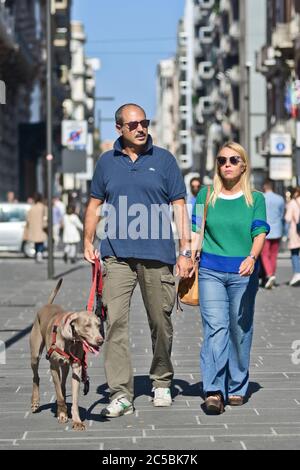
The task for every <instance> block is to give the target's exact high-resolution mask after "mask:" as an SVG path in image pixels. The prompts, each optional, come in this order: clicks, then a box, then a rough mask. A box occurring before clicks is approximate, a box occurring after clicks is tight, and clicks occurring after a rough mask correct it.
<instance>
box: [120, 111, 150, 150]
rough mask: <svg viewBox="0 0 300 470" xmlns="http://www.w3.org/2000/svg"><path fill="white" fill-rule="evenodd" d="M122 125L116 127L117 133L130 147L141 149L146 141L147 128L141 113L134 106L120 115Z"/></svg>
mask: <svg viewBox="0 0 300 470" xmlns="http://www.w3.org/2000/svg"><path fill="white" fill-rule="evenodd" d="M122 118H123V124H120V125H117V131H118V133H119V134H120V135H122V136H123V137H124V139H125V141H126V142H127V143H128V144H129V145H130V144H131V145H134V146H137V147H142V146H144V145H146V143H147V140H148V133H149V131H148V126H147V125H146V123H145V122H143V121H145V120H146V116H145V114H144V113H143V111H142V110H141V109H139V108H136V107H134V106H130V107H128V108H125V109H124V110H123V113H122Z"/></svg>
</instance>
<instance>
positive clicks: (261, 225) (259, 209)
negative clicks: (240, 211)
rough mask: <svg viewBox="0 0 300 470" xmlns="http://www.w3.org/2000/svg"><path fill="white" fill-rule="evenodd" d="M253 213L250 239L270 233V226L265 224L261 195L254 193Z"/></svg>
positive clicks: (263, 204)
mask: <svg viewBox="0 0 300 470" xmlns="http://www.w3.org/2000/svg"><path fill="white" fill-rule="evenodd" d="M253 196H254V211H253V220H252V226H251V236H252V239H254V238H255V237H257V236H258V235H260V234H261V233H266V234H268V233H270V226H269V224H268V223H267V214H266V202H265V198H264V196H263V194H262V193H258V192H257V193H254V195H253Z"/></svg>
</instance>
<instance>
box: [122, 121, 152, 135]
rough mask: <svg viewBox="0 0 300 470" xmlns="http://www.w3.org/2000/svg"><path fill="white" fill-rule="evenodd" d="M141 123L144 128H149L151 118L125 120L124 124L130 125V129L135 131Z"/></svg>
mask: <svg viewBox="0 0 300 470" xmlns="http://www.w3.org/2000/svg"><path fill="white" fill-rule="evenodd" d="M139 124H140V125H141V126H142V128H143V129H147V128H148V127H149V126H150V119H143V120H142V121H131V122H124V123H123V126H128V129H129V130H130V132H131V131H135V130H136V129H137V128H138V127H139Z"/></svg>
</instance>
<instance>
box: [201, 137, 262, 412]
mask: <svg viewBox="0 0 300 470" xmlns="http://www.w3.org/2000/svg"><path fill="white" fill-rule="evenodd" d="M207 191H208V189H207V188H203V189H201V191H200V193H199V194H198V197H197V201H196V206H195V208H194V214H193V232H195V234H193V243H197V241H198V242H199V232H200V231H201V225H202V221H201V217H200V218H199V217H197V214H198V213H199V208H201V207H202V208H203V204H204V203H205V200H206V195H207ZM268 232H269V226H268V224H267V223H266V206H265V199H264V196H263V194H262V193H259V192H256V191H251V188H250V167H249V160H248V157H247V154H246V152H245V150H244V148H243V147H242V146H241V145H239V144H237V143H234V142H229V143H227V144H225V145H224V147H223V148H222V149H221V150H220V152H219V154H218V156H217V160H216V169H215V176H214V184H213V187H212V188H211V197H210V200H209V204H208V211H207V219H206V225H205V232H204V243H203V249H202V252H201V259H200V263H199V264H200V266H199V291H200V311H201V315H202V322H203V330H204V341H203V346H202V351H201V368H202V376H203V387H204V392H205V395H206V398H205V404H206V408H207V410H208V411H209V412H215V413H218V414H219V413H222V412H223V411H224V404H225V401H226V400H227V399H228V401H229V404H230V405H235V406H237V405H242V404H243V403H244V398H245V396H246V393H247V389H248V383H249V363H250V348H251V343H252V335H253V316H254V303H255V296H256V293H257V290H258V269H257V268H258V267H257V263H256V261H257V259H258V257H259V255H260V253H261V251H262V248H263V245H264V241H265V238H266V235H267V233H268ZM197 246H198V245H193V247H197ZM195 255H196V252H195V250H193V256H195ZM194 269H196V267H195V268H194Z"/></svg>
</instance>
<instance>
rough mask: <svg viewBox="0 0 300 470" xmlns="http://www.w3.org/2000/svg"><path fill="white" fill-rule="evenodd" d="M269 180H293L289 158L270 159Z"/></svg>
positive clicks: (291, 164) (291, 163)
mask: <svg viewBox="0 0 300 470" xmlns="http://www.w3.org/2000/svg"><path fill="white" fill-rule="evenodd" d="M270 178H271V179H272V180H277V181H288V180H291V179H292V178H293V162H292V159H291V158H286V157H284V158H280V157H273V158H272V157H271V158H270Z"/></svg>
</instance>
